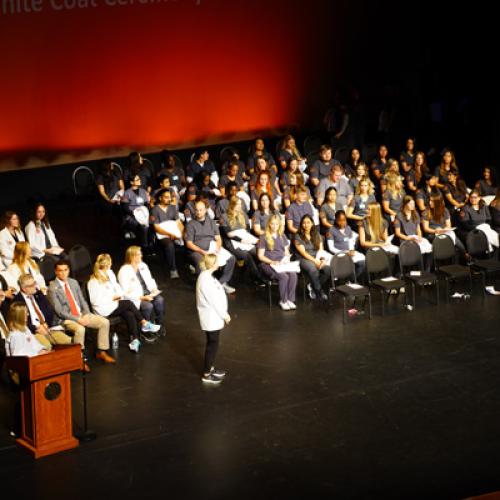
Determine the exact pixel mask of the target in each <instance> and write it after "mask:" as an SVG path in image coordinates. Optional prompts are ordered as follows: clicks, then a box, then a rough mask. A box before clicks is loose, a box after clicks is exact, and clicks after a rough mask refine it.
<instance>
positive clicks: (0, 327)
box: [0, 313, 9, 338]
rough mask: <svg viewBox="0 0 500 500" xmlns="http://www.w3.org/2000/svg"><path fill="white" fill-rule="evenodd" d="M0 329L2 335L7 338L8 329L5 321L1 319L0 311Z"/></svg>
mask: <svg viewBox="0 0 500 500" xmlns="http://www.w3.org/2000/svg"><path fill="white" fill-rule="evenodd" d="M0 330H1V331H2V333H3V336H4V337H5V338H7V337H8V336H9V329H8V328H7V325H6V324H5V321H4V320H3V316H2V314H1V313H0Z"/></svg>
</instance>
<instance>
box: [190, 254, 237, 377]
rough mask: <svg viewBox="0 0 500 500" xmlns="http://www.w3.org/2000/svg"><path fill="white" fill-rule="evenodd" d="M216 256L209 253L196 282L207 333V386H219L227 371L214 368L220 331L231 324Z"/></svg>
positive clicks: (197, 302) (199, 312)
mask: <svg viewBox="0 0 500 500" xmlns="http://www.w3.org/2000/svg"><path fill="white" fill-rule="evenodd" d="M218 261H219V259H218V257H217V255H216V254H213V253H207V254H206V255H204V256H203V257H202V258H201V261H200V269H201V273H200V275H199V276H198V279H197V281H196V308H197V310H198V317H199V320H200V326H201V329H202V330H203V331H204V332H205V335H206V337H207V343H206V347H205V362H204V369H203V376H202V379H201V380H202V381H203V382H205V383H208V384H220V383H221V382H222V380H223V379H224V377H225V376H226V372H224V371H222V370H216V369H215V366H214V364H215V356H216V355H217V350H218V348H219V338H220V332H221V330H222V328H224V325H227V324H229V322H230V321H231V317H230V316H229V314H228V305H227V297H226V293H225V290H224V288H223V286H222V285H221V284H220V282H219V281H218V280H217V279H215V278H214V276H213V273H214V272H215V271H217V269H218V268H219V265H218Z"/></svg>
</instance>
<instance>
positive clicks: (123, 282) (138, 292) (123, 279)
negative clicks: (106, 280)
mask: <svg viewBox="0 0 500 500" xmlns="http://www.w3.org/2000/svg"><path fill="white" fill-rule="evenodd" d="M139 271H140V273H141V276H142V279H143V280H144V281H145V283H146V286H147V287H148V289H149V291H150V292H152V291H153V290H157V289H158V286H157V284H156V281H155V280H154V278H153V276H151V271H150V270H149V267H148V265H147V264H145V263H144V262H141V263H140V264H139ZM118 283H120V286H121V287H122V289H123V294H124V296H123V298H124V299H128V300H131V301H132V302H133V303H134V304H135V307H137V309H139V307H140V306H141V297H142V296H143V295H144V292H143V291H142V286H141V282H140V281H139V278H138V277H137V276H136V274H135V271H134V268H133V267H132V266H131V265H130V264H124V265H123V266H122V267H121V268H120V270H119V271H118Z"/></svg>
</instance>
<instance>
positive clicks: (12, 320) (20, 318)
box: [7, 302, 28, 333]
mask: <svg viewBox="0 0 500 500" xmlns="http://www.w3.org/2000/svg"><path fill="white" fill-rule="evenodd" d="M27 321H28V308H27V307H26V304H23V303H22V302H13V303H12V304H11V305H10V307H9V312H8V313H7V326H8V327H9V333H10V332H11V331H13V330H21V331H23V330H26V326H27Z"/></svg>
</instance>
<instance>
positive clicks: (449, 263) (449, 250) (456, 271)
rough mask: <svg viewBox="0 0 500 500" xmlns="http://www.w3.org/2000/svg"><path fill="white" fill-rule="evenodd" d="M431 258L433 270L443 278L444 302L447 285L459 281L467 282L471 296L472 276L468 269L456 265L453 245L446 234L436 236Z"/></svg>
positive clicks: (447, 295)
mask: <svg viewBox="0 0 500 500" xmlns="http://www.w3.org/2000/svg"><path fill="white" fill-rule="evenodd" d="M432 256H433V258H434V268H435V269H436V273H437V275H438V276H440V275H441V276H443V278H444V281H445V285H446V301H447V302H448V301H449V299H450V297H449V283H450V281H451V282H452V283H455V282H457V281H459V280H465V279H468V280H469V289H470V294H471V295H472V275H471V272H470V267H468V266H462V265H459V264H456V259H457V256H456V253H455V245H454V244H453V240H452V239H451V238H450V237H449V236H448V235H447V234H437V235H436V237H435V238H434V240H433V242H432Z"/></svg>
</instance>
